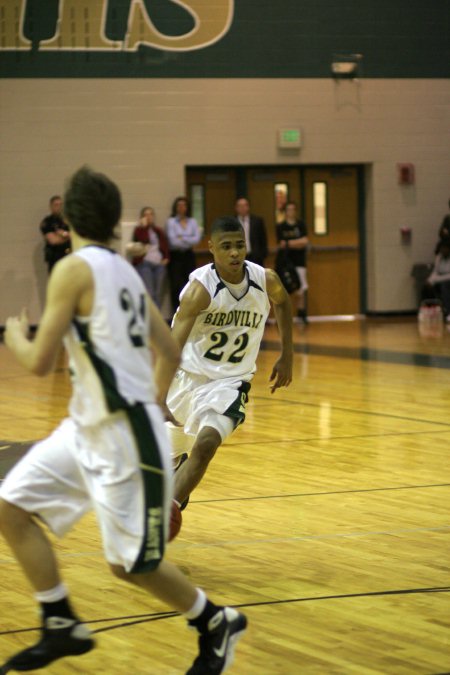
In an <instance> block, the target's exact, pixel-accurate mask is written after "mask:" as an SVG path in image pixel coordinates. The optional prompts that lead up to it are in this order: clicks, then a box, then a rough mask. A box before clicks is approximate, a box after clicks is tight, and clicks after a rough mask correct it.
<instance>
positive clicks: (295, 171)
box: [186, 166, 362, 316]
mask: <svg viewBox="0 0 450 675" xmlns="http://www.w3.org/2000/svg"><path fill="white" fill-rule="evenodd" d="M359 171H361V168H359V167H356V166H333V167H313V166H312V167H208V168H189V169H187V171H186V183H187V193H188V194H189V195H190V197H191V200H192V201H193V205H194V214H195V215H196V217H197V218H198V219H199V220H200V221H201V222H203V225H204V227H205V236H204V238H203V240H202V242H201V243H200V244H199V247H198V249H199V251H198V253H199V262H202V263H203V262H205V261H206V258H205V255H206V250H207V242H208V228H209V226H210V225H211V223H212V222H213V221H214V220H215V218H217V217H219V216H223V215H229V214H232V213H234V205H235V201H236V198H237V197H240V196H247V197H248V199H249V201H250V205H251V211H252V213H254V214H256V215H259V216H262V217H263V218H264V221H265V224H266V230H267V237H268V244H269V250H270V255H269V258H268V259H267V260H266V265H267V266H273V263H274V258H275V253H276V248H277V240H276V223H277V221H280V220H281V219H282V218H283V206H284V203H285V202H286V200H292V201H294V202H296V204H297V205H298V212H299V216H300V217H301V218H302V219H303V220H304V221H305V223H306V225H307V227H308V239H309V247H308V254H307V273H308V283H309V291H308V296H307V304H308V314H309V315H312V316H314V315H315V316H323V315H342V314H344V315H345V314H356V313H358V312H360V311H361V300H360V264H361V262H360V261H361V251H360V229H361V223H360V219H361V218H362V214H361V213H360V209H359V204H360V200H359V182H360V181H359Z"/></svg>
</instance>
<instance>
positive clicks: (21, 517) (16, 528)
mask: <svg viewBox="0 0 450 675" xmlns="http://www.w3.org/2000/svg"><path fill="white" fill-rule="evenodd" d="M30 520H31V516H30V514H29V513H27V512H26V511H24V510H23V509H20V508H18V507H17V506H14V504H10V503H9V502H6V501H5V500H4V499H0V532H2V534H3V535H5V536H6V535H7V533H8V532H9V531H10V530H12V531H13V532H21V531H23V530H24V527H25V525H26V524H27V523H28V522H29V521H30Z"/></svg>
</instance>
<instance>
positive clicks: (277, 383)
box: [270, 356, 292, 394]
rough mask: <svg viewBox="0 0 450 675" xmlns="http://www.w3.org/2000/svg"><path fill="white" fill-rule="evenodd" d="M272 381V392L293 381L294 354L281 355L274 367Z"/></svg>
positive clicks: (287, 385)
mask: <svg viewBox="0 0 450 675" xmlns="http://www.w3.org/2000/svg"><path fill="white" fill-rule="evenodd" d="M270 381H271V382H273V384H272V386H271V387H270V392H271V394H273V393H274V392H275V391H276V390H277V389H279V388H280V387H289V385H290V384H291V382H292V356H289V357H286V356H280V358H279V359H278V361H277V362H276V363H275V365H274V367H273V369H272V374H271V376H270Z"/></svg>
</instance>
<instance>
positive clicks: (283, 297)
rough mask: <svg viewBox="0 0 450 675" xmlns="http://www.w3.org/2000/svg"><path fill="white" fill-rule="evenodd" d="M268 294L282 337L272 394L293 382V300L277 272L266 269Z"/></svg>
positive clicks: (272, 374) (272, 377) (275, 366)
mask: <svg viewBox="0 0 450 675" xmlns="http://www.w3.org/2000/svg"><path fill="white" fill-rule="evenodd" d="M266 287H267V294H268V296H269V299H270V301H271V302H272V304H273V308H274V312H275V318H276V320H277V324H278V330H279V331H280V337H281V356H280V358H279V359H278V361H277V362H276V363H275V365H274V367H273V369H272V373H271V376H270V381H271V382H272V386H271V388H270V391H271V392H272V394H273V393H274V391H276V389H279V387H288V386H289V385H290V383H291V381H292V362H293V355H294V352H293V347H292V306H291V299H290V297H289V295H288V294H287V293H286V290H285V288H284V286H283V284H282V283H281V281H280V277H279V276H278V274H277V273H276V272H274V271H273V270H270V269H266Z"/></svg>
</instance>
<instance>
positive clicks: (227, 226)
mask: <svg viewBox="0 0 450 675" xmlns="http://www.w3.org/2000/svg"><path fill="white" fill-rule="evenodd" d="M222 232H242V234H244V228H243V227H242V225H241V223H240V222H239V220H238V219H237V218H234V217H233V216H223V217H222V218H217V220H215V221H214V222H213V224H212V225H211V237H213V236H214V235H215V234H221V233H222Z"/></svg>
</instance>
